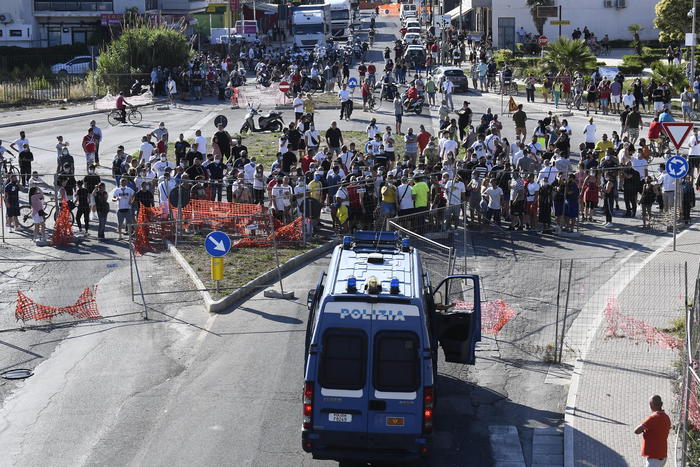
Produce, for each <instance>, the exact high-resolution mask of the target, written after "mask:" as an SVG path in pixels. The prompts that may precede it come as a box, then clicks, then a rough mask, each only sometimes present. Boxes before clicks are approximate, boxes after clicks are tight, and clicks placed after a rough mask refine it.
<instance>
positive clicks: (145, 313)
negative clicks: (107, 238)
mask: <svg viewBox="0 0 700 467" xmlns="http://www.w3.org/2000/svg"><path fill="white" fill-rule="evenodd" d="M126 228H127V232H128V233H129V242H131V231H132V228H133V224H127V225H126ZM134 269H135V270H136V280H138V281H139V291H140V292H141V303H142V304H143V319H144V321H148V307H147V306H146V296H145V294H144V293H143V284H142V283H141V274H140V273H139V263H138V261H137V260H136V255H135V254H134Z"/></svg>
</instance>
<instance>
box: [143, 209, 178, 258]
mask: <svg viewBox="0 0 700 467" xmlns="http://www.w3.org/2000/svg"><path fill="white" fill-rule="evenodd" d="M164 219H167V215H166V214H165V213H164V211H163V208H162V207H161V206H156V207H153V208H147V207H141V209H139V215H138V219H137V220H136V226H135V229H134V253H135V254H137V255H142V254H144V253H146V252H148V251H154V250H155V247H154V246H153V244H152V243H151V240H152V239H156V238H157V237H160V239H161V240H162V239H164V238H169V236H170V234H171V232H172V226H171V225H170V224H165V223H158V222H159V221H162V220H164Z"/></svg>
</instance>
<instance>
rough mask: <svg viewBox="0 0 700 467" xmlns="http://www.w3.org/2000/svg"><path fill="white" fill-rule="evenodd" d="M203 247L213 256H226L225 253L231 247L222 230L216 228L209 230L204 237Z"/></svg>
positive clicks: (229, 240)
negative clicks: (215, 229) (212, 230)
mask: <svg viewBox="0 0 700 467" xmlns="http://www.w3.org/2000/svg"><path fill="white" fill-rule="evenodd" d="M204 249H205V250H207V253H209V256H213V257H214V258H218V257H220V256H226V253H228V252H229V250H230V249H231V239H230V238H228V235H226V234H225V233H224V232H219V231H218V230H217V231H214V232H211V233H210V234H209V235H207V238H205V239H204Z"/></svg>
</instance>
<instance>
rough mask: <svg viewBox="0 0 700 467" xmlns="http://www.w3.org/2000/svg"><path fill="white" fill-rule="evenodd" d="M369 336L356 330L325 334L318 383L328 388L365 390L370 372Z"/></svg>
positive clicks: (331, 330) (330, 330) (337, 330)
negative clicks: (368, 364)
mask: <svg viewBox="0 0 700 467" xmlns="http://www.w3.org/2000/svg"><path fill="white" fill-rule="evenodd" d="M366 349H367V336H366V334H365V333H364V332H363V331H360V330H355V329H329V330H327V331H326V332H325V333H324V335H323V351H322V354H321V362H320V368H319V383H320V384H321V386H323V387H324V388H328V389H349V390H357V389H362V388H363V387H364V385H365V374H366V372H367V350H366Z"/></svg>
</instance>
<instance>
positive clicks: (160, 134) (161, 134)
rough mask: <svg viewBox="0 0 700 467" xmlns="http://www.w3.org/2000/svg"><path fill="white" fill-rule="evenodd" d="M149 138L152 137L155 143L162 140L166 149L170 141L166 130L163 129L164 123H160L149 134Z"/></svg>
mask: <svg viewBox="0 0 700 467" xmlns="http://www.w3.org/2000/svg"><path fill="white" fill-rule="evenodd" d="M151 136H153V137H154V138H155V139H156V141H160V140H161V139H162V140H163V142H164V143H165V146H166V147H167V145H168V141H170V135H169V134H168V129H167V128H165V122H160V125H158V128H156V129H155V130H153V131H152V132H151Z"/></svg>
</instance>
